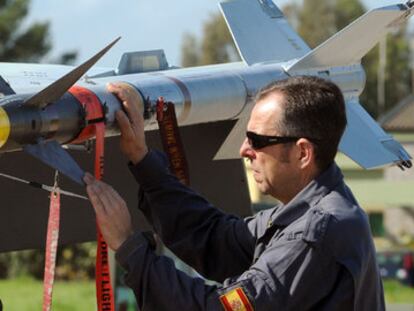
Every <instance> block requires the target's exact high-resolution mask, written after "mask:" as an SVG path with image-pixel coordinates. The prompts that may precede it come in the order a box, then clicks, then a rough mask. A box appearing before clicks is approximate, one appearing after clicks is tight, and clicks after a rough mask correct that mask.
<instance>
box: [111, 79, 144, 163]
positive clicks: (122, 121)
mask: <svg viewBox="0 0 414 311" xmlns="http://www.w3.org/2000/svg"><path fill="white" fill-rule="evenodd" d="M107 89H108V91H109V92H111V93H113V94H114V95H115V96H117V97H118V98H119V99H120V100H121V101H122V106H123V107H124V110H125V111H126V114H125V112H124V111H122V110H119V111H117V113H116V120H117V121H118V126H119V129H120V130H121V140H120V147H121V151H122V153H123V154H125V155H126V156H127V157H128V159H129V160H130V161H131V162H132V163H133V164H137V163H138V162H139V161H141V160H142V159H143V158H144V157H145V155H146V154H147V152H148V147H147V145H146V143H145V134H144V117H143V109H144V104H143V101H142V97H141V95H140V94H139V93H138V92H137V90H135V89H134V88H133V87H132V86H131V85H129V84H127V83H116V84H108V86H107Z"/></svg>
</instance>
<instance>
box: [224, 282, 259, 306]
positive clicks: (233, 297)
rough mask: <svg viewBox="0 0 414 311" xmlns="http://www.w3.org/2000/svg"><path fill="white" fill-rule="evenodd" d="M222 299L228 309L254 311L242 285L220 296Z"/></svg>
mask: <svg viewBox="0 0 414 311" xmlns="http://www.w3.org/2000/svg"><path fill="white" fill-rule="evenodd" d="M220 301H221V304H222V305H223V307H224V310H226V311H254V309H253V307H252V305H251V304H250V301H249V299H248V298H247V296H246V294H245V293H244V291H243V289H242V288H241V287H237V288H235V289H233V290H231V291H229V292H227V293H225V294H224V295H222V296H220Z"/></svg>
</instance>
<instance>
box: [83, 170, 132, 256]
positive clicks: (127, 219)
mask: <svg viewBox="0 0 414 311" xmlns="http://www.w3.org/2000/svg"><path fill="white" fill-rule="evenodd" d="M84 181H85V183H86V191H87V192H88V196H89V199H90V201H91V203H92V206H93V208H94V209H95V213H96V219H97V221H98V224H99V228H100V229H101V232H102V235H103V237H104V239H105V241H106V243H108V246H109V247H110V248H111V249H112V250H114V251H117V250H118V248H119V247H120V246H121V245H122V243H124V242H125V240H126V239H127V238H128V237H129V236H130V235H131V234H132V233H133V229H132V222H131V214H130V213H129V210H128V207H127V205H126V203H125V201H124V200H123V199H122V198H121V196H120V195H119V194H118V193H117V192H116V191H115V190H114V189H113V188H112V187H111V186H109V185H107V184H105V183H104V182H102V181H99V180H96V179H95V178H94V177H93V176H92V175H90V174H89V173H86V175H85V177H84Z"/></svg>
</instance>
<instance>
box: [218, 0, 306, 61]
mask: <svg viewBox="0 0 414 311" xmlns="http://www.w3.org/2000/svg"><path fill="white" fill-rule="evenodd" d="M220 8H221V11H222V13H223V16H224V18H225V20H226V22H227V25H228V27H229V29H230V32H231V34H232V36H233V39H234V42H235V43H236V46H237V49H238V51H239V53H240V56H241V57H242V59H243V60H244V62H245V63H247V64H248V65H253V64H256V63H264V62H284V61H288V60H291V59H292V58H300V57H302V56H303V55H305V54H306V53H307V52H308V51H310V48H309V47H308V45H307V44H306V43H305V42H304V41H303V40H302V38H301V37H300V36H299V35H298V34H297V33H296V32H295V31H294V30H293V29H292V27H291V26H290V25H289V23H288V22H287V21H286V19H285V17H284V15H283V13H282V11H280V9H279V8H278V7H277V6H276V5H275V4H274V3H273V2H272V0H229V1H225V2H221V3H220Z"/></svg>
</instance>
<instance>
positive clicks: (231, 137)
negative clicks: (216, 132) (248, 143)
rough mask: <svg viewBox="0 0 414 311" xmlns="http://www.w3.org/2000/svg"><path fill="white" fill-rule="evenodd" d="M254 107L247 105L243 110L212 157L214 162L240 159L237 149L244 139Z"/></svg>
mask: <svg viewBox="0 0 414 311" xmlns="http://www.w3.org/2000/svg"><path fill="white" fill-rule="evenodd" d="M253 106H254V105H248V106H246V108H245V109H244V110H243V112H242V114H241V115H240V117H239V120H238V121H237V123H236V124H235V125H234V126H233V128H232V130H231V131H230V133H229V134H228V135H227V137H226V139H225V140H224V142H223V144H222V145H221V147H220V149H219V150H218V151H217V153H216V155H215V156H214V160H231V159H240V154H239V147H240V146H241V145H242V143H243V141H244V139H245V137H246V129H247V123H248V122H249V117H250V113H251V111H252V109H253Z"/></svg>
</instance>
